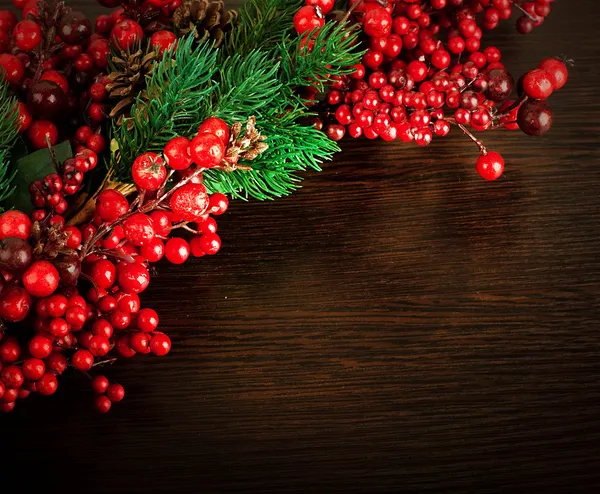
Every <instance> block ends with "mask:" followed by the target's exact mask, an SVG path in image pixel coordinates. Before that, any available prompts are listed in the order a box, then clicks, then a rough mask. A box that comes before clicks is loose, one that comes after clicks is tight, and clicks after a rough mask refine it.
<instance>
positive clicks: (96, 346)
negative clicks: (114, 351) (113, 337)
mask: <svg viewBox="0 0 600 494" xmlns="http://www.w3.org/2000/svg"><path fill="white" fill-rule="evenodd" d="M88 350H89V351H90V353H91V354H92V355H93V356H94V357H104V356H105V355H106V354H107V353H108V352H109V351H110V342H109V341H108V338H106V337H105V336H93V337H92V338H91V339H90V343H89V345H88Z"/></svg>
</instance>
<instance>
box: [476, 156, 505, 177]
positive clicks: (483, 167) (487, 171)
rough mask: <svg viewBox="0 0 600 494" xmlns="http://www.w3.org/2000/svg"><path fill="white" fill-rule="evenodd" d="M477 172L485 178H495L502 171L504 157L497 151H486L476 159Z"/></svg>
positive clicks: (500, 174) (499, 175)
mask: <svg viewBox="0 0 600 494" xmlns="http://www.w3.org/2000/svg"><path fill="white" fill-rule="evenodd" d="M476 168H477V173H479V175H481V177H483V178H484V179H486V180H496V179H498V178H500V177H501V176H502V173H503V172H504V159H502V156H501V155H500V154H499V153H496V152H494V151H488V152H487V154H482V155H481V156H480V157H479V158H478V159H477V165H476Z"/></svg>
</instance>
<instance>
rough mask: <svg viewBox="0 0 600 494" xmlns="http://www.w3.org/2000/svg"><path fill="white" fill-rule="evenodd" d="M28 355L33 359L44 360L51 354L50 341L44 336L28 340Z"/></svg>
mask: <svg viewBox="0 0 600 494" xmlns="http://www.w3.org/2000/svg"><path fill="white" fill-rule="evenodd" d="M29 353H30V354H31V356H32V357H35V358H40V359H42V358H46V357H48V356H49V355H50V353H52V340H51V339H50V338H47V337H46V336H42V335H36V336H34V337H33V338H31V340H29Z"/></svg>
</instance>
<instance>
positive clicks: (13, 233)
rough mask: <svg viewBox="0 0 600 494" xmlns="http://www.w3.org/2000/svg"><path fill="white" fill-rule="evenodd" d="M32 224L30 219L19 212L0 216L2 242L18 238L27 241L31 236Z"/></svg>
mask: <svg viewBox="0 0 600 494" xmlns="http://www.w3.org/2000/svg"><path fill="white" fill-rule="evenodd" d="M31 227H32V223H31V220H30V219H29V217H28V216H27V215H26V214H25V213H23V212H21V211H17V210H12V211H7V212H6V213H4V214H2V215H1V216H0V240H4V239H5V238H8V237H17V238H21V239H23V240H27V239H28V238H29V236H30V235H31Z"/></svg>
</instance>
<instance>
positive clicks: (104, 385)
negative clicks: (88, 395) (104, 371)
mask: <svg viewBox="0 0 600 494" xmlns="http://www.w3.org/2000/svg"><path fill="white" fill-rule="evenodd" d="M109 384H110V383H109V381H108V379H107V378H106V376H94V377H93V378H92V389H93V390H94V393H96V394H99V395H101V394H104V393H106V390H107V389H108V385H109Z"/></svg>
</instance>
